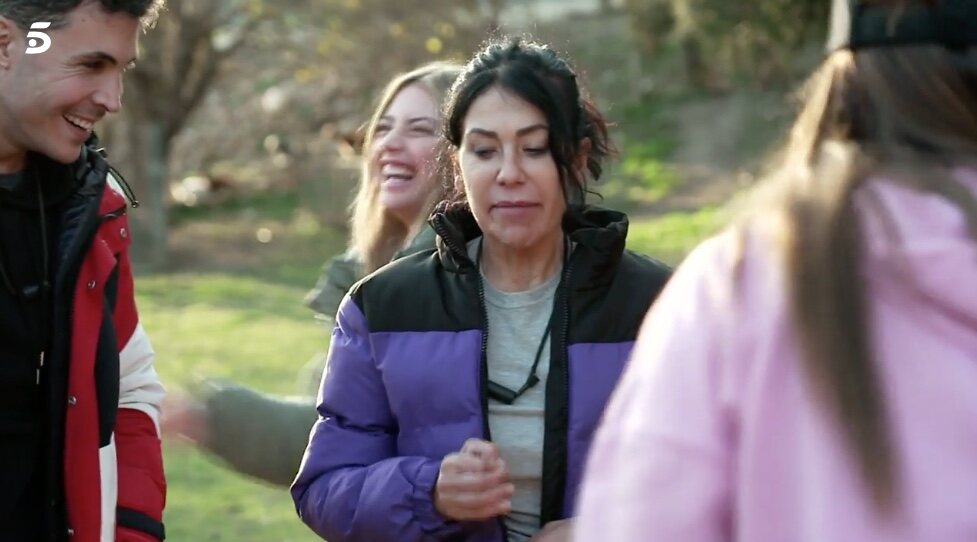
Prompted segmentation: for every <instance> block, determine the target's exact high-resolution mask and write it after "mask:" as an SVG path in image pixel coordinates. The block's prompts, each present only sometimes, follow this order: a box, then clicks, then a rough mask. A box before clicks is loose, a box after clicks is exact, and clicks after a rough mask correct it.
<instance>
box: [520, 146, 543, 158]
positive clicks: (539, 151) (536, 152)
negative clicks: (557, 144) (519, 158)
mask: <svg viewBox="0 0 977 542" xmlns="http://www.w3.org/2000/svg"><path fill="white" fill-rule="evenodd" d="M524 151H525V152H526V154H528V155H529V156H544V155H546V154H547V153H549V148H547V147H526V148H525V149H524Z"/></svg>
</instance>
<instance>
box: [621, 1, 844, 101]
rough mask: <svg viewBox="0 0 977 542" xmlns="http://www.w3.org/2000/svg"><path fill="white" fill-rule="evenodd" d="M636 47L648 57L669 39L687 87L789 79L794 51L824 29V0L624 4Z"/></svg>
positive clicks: (827, 6) (827, 4) (825, 24)
mask: <svg viewBox="0 0 977 542" xmlns="http://www.w3.org/2000/svg"><path fill="white" fill-rule="evenodd" d="M625 6H626V9H627V10H628V12H629V14H630V15H631V17H632V20H633V25H632V28H633V30H634V32H635V35H636V37H637V41H638V44H639V45H641V46H643V47H644V49H645V50H646V51H648V52H649V53H654V52H656V51H657V50H658V48H659V47H660V45H661V43H662V41H663V39H664V37H666V36H668V35H673V36H674V37H675V38H676V39H677V40H679V41H680V42H681V43H682V46H683V48H684V49H685V54H686V68H687V72H688V76H689V78H690V80H691V81H692V82H693V83H696V84H699V85H705V86H713V87H715V86H725V85H726V84H728V83H729V82H730V81H731V80H736V79H738V78H741V77H745V78H748V79H749V80H751V81H758V82H760V83H761V84H762V83H770V82H779V81H782V80H783V79H784V78H789V77H790V76H791V75H792V74H791V69H792V67H791V63H792V61H793V57H794V55H796V53H797V52H798V50H799V49H800V48H801V47H802V46H804V45H805V44H807V43H808V42H810V41H811V40H819V39H821V38H822V36H824V34H825V31H826V28H827V16H828V10H829V8H830V2H826V1H824V0H751V1H749V2H730V1H729V0H628V1H627V2H626V4H625Z"/></svg>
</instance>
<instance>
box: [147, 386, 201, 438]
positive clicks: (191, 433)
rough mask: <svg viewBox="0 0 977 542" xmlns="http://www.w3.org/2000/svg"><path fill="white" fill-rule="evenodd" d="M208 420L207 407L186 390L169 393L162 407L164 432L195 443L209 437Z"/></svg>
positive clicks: (161, 426)
mask: <svg viewBox="0 0 977 542" xmlns="http://www.w3.org/2000/svg"><path fill="white" fill-rule="evenodd" d="M207 420H208V415H207V407H206V406H205V405H204V404H203V403H202V402H201V401H199V400H197V399H195V398H194V397H193V396H191V395H189V394H187V393H185V392H175V393H170V394H167V395H166V397H165V398H164V399H163V404H162V406H161V407H160V421H159V425H160V429H161V430H162V432H163V434H164V435H171V436H179V437H183V438H185V439H187V440H189V441H191V442H193V443H195V444H196V443H199V442H202V441H204V440H205V439H207V438H208V436H209V430H208V426H207Z"/></svg>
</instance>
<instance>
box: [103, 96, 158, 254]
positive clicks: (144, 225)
mask: <svg viewBox="0 0 977 542" xmlns="http://www.w3.org/2000/svg"><path fill="white" fill-rule="evenodd" d="M125 125H126V126H125V129H126V133H127V135H128V141H127V142H126V143H127V147H128V152H127V153H126V158H123V159H122V160H121V161H120V162H119V166H118V168H119V170H120V171H121V172H122V173H123V175H125V177H126V181H127V182H128V183H129V185H130V186H131V187H132V190H133V192H134V193H135V195H136V199H138V200H139V207H138V208H136V209H134V210H133V211H132V212H131V213H130V221H131V222H132V224H131V227H132V230H133V245H132V250H131V254H132V257H133V260H134V262H135V263H136V264H137V265H140V266H149V267H151V268H157V267H159V266H161V265H162V264H163V263H164V262H165V260H166V253H167V240H168V233H169V232H168V224H169V222H168V216H167V205H166V203H167V202H166V198H167V192H168V190H167V188H168V181H167V179H168V174H167V171H168V161H169V154H170V149H169V146H170V142H169V140H168V139H167V138H166V137H165V135H164V128H163V125H162V122H160V121H157V120H153V119H146V118H140V116H139V115H130V116H129V117H128V118H127V119H126V123H125ZM109 151H110V152H111V149H109Z"/></svg>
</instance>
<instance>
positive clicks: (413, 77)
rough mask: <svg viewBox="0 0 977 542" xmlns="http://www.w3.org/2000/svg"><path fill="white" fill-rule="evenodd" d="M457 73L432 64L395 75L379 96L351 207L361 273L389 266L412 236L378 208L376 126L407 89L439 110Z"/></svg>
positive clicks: (453, 66) (422, 215)
mask: <svg viewBox="0 0 977 542" xmlns="http://www.w3.org/2000/svg"><path fill="white" fill-rule="evenodd" d="M459 73H461V66H459V65H456V64H451V63H447V62H432V63H430V64H425V65H424V66H421V67H419V68H417V69H415V70H413V71H410V72H407V73H403V74H400V75H398V76H397V77H395V78H394V79H393V80H391V81H390V83H388V84H387V86H386V88H385V89H384V90H383V93H382V94H381V95H380V101H379V103H378V104H377V107H376V109H374V111H373V116H372V117H371V119H370V122H369V123H368V124H367V127H366V136H365V138H364V140H363V153H364V157H363V165H362V167H361V169H360V183H359V188H358V189H357V193H356V197H355V198H354V200H353V204H352V205H351V209H352V213H351V216H350V230H351V235H350V248H351V249H352V250H353V253H354V254H355V255H356V257H357V259H358V260H359V262H360V265H361V272H362V273H372V272H373V271H376V270H377V269H379V268H380V267H382V266H383V265H385V264H386V263H388V262H389V261H390V260H391V258H393V256H394V254H395V253H396V252H397V251H398V250H400V249H401V248H402V247H403V246H404V244H405V243H406V242H407V241H408V239H407V236H408V235H409V234H410V232H411V228H410V227H408V226H406V225H404V224H403V223H402V222H401V221H400V220H398V219H396V218H395V217H393V216H392V215H391V214H390V213H389V212H387V211H386V209H384V207H383V206H382V205H380V187H379V185H378V184H377V182H376V180H375V179H374V177H373V171H372V168H371V163H370V162H371V161H370V159H369V156H368V154H367V153H369V149H370V148H371V147H372V146H373V139H374V134H375V132H376V127H377V124H378V123H379V122H380V119H381V117H383V115H384V114H385V113H386V112H387V109H388V108H389V107H390V104H391V102H393V101H394V99H395V98H396V97H397V95H398V94H399V93H400V91H401V90H403V89H404V88H405V87H407V86H409V85H414V84H417V85H421V87H422V88H424V89H425V90H427V92H428V93H430V94H431V97H432V98H434V100H435V102H437V103H438V104H439V106H440V104H441V103H442V102H443V101H444V96H445V95H446V94H447V93H448V89H449V88H450V87H451V84H452V83H453V82H454V80H455V77H456V76H457V75H458V74H459ZM439 110H440V109H439ZM440 189H441V183H437V185H436V189H435V190H434V193H432V194H431V197H430V199H429V201H428V204H427V205H426V206H425V207H424V209H423V210H422V212H421V213H420V215H419V216H418V217H417V221H421V220H423V219H424V218H425V217H426V216H427V214H428V212H429V211H430V210H431V208H432V207H433V206H434V204H436V203H437V202H438V201H440V200H441V198H442V196H443V194H442V193H441V191H440Z"/></svg>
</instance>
